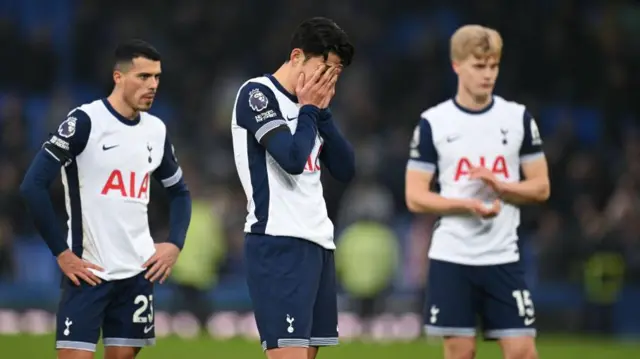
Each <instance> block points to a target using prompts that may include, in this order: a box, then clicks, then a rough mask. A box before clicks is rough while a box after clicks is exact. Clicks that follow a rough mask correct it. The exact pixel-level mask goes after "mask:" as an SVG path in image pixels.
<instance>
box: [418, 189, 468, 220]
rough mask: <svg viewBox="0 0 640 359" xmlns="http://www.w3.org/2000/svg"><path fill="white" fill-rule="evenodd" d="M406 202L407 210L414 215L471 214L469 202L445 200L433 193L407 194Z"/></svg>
mask: <svg viewBox="0 0 640 359" xmlns="http://www.w3.org/2000/svg"><path fill="white" fill-rule="evenodd" d="M406 201H407V208H408V209H409V211H411V212H413V213H434V214H439V215H443V216H447V215H459V214H468V213H470V210H469V201H468V200H464V199H455V198H445V197H442V196H441V195H439V194H437V193H434V192H431V191H420V192H417V191H416V192H411V193H407V195H406Z"/></svg>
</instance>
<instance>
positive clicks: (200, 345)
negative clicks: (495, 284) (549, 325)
mask: <svg viewBox="0 0 640 359" xmlns="http://www.w3.org/2000/svg"><path fill="white" fill-rule="evenodd" d="M538 350H539V353H540V358H541V359H602V358H606V357H607V356H608V357H612V358H636V357H640V343H639V342H635V343H631V342H628V343H627V342H625V343H622V342H614V341H606V340H603V339H590V338H559V337H549V338H541V339H540V340H539V341H538ZM0 353H1V354H0V357H2V358H24V359H47V358H52V359H53V358H55V350H54V338H53V336H50V335H42V336H36V335H22V334H21V335H11V336H8V335H6V336H0ZM356 357H362V358H367V359H389V358H402V359H413V358H442V347H441V344H440V343H439V342H427V341H426V340H418V341H412V342H407V343H367V342H362V341H355V342H349V343H344V344H341V345H340V346H338V347H334V348H326V349H323V350H321V351H320V354H319V355H318V358H319V359H323V358H326V359H353V358H356ZM96 358H102V351H101V350H99V351H98V355H97V356H96ZM138 358H139V359H175V358H183V359H199V358H203V359H204V358H207V359H208V358H237V359H253V358H265V356H264V355H263V353H262V350H261V348H260V345H259V343H258V342H257V341H248V340H243V339H233V340H227V341H220V340H214V339H211V338H209V337H205V336H202V337H198V338H196V339H181V338H178V337H168V338H161V339H158V344H157V345H156V346H155V347H152V348H146V349H144V350H143V351H142V352H141V353H140V355H139V356H138ZM495 358H501V355H500V351H499V349H498V346H497V344H496V343H493V342H479V348H478V356H477V359H495Z"/></svg>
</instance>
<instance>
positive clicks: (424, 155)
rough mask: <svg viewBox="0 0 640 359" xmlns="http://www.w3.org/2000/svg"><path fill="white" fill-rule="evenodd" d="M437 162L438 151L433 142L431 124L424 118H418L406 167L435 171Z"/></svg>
mask: <svg viewBox="0 0 640 359" xmlns="http://www.w3.org/2000/svg"><path fill="white" fill-rule="evenodd" d="M437 164H438V152H437V151H436V147H435V145H434V144H433V133H432V131H431V124H430V123H429V121H427V120H426V119H420V122H419V123H418V125H417V126H416V128H415V130H414V131H413V138H412V139H411V148H410V152H409V162H408V164H407V168H408V169H411V170H417V171H423V172H435V171H436V168H437Z"/></svg>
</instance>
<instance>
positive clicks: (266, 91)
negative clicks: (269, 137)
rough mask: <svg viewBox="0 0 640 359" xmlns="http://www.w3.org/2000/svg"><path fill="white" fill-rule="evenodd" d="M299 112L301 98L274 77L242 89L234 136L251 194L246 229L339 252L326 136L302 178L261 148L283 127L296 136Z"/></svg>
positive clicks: (319, 141) (246, 187)
mask: <svg viewBox="0 0 640 359" xmlns="http://www.w3.org/2000/svg"><path fill="white" fill-rule="evenodd" d="M299 109H300V105H299V104H298V103H297V99H296V98H295V97H294V96H293V95H291V94H289V93H288V92H287V91H286V90H285V89H284V88H282V86H281V85H280V83H279V82H278V81H277V80H276V79H275V78H273V77H272V76H264V77H258V78H254V79H251V80H249V81H247V82H245V83H244V84H243V85H242V86H241V87H240V90H239V91H238V95H237V97H236V101H235V105H234V109H233V116H232V119H231V134H232V137H233V151H234V158H235V163H236V169H237V171H238V176H239V177H240V181H241V182H242V187H243V188H244V191H245V194H246V196H247V212H248V214H247V219H246V224H245V228H244V231H245V233H254V234H267V235H272V236H289V237H297V238H301V239H305V240H308V241H311V242H314V243H317V244H318V245H320V246H322V247H324V248H327V249H335V244H334V242H333V224H332V223H331V220H330V219H329V216H328V215H327V207H326V204H325V201H324V197H323V194H322V183H321V182H320V174H321V167H320V160H319V156H320V152H321V150H322V142H323V140H322V137H320V135H316V140H315V146H314V147H313V150H312V151H311V155H310V156H309V158H308V159H307V165H306V166H305V169H304V172H303V173H302V174H300V175H291V174H289V173H287V172H286V171H285V170H283V169H282V168H281V167H280V165H279V164H278V163H277V162H276V161H275V160H274V159H273V157H271V155H270V154H269V152H268V151H267V150H266V149H265V147H263V146H262V144H260V140H261V139H262V138H263V137H264V136H265V135H266V134H268V133H269V132H270V131H272V130H274V129H276V128H278V127H281V126H283V125H286V126H288V128H289V130H290V131H291V133H292V134H293V133H295V131H296V128H297V125H298V113H299Z"/></svg>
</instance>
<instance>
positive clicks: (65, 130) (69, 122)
mask: <svg viewBox="0 0 640 359" xmlns="http://www.w3.org/2000/svg"><path fill="white" fill-rule="evenodd" d="M76 121H77V120H76V118H75V117H69V118H67V119H66V120H65V121H64V122H63V123H62V124H60V127H58V135H60V137H63V138H70V137H72V136H73V135H74V134H75V133H76Z"/></svg>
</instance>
